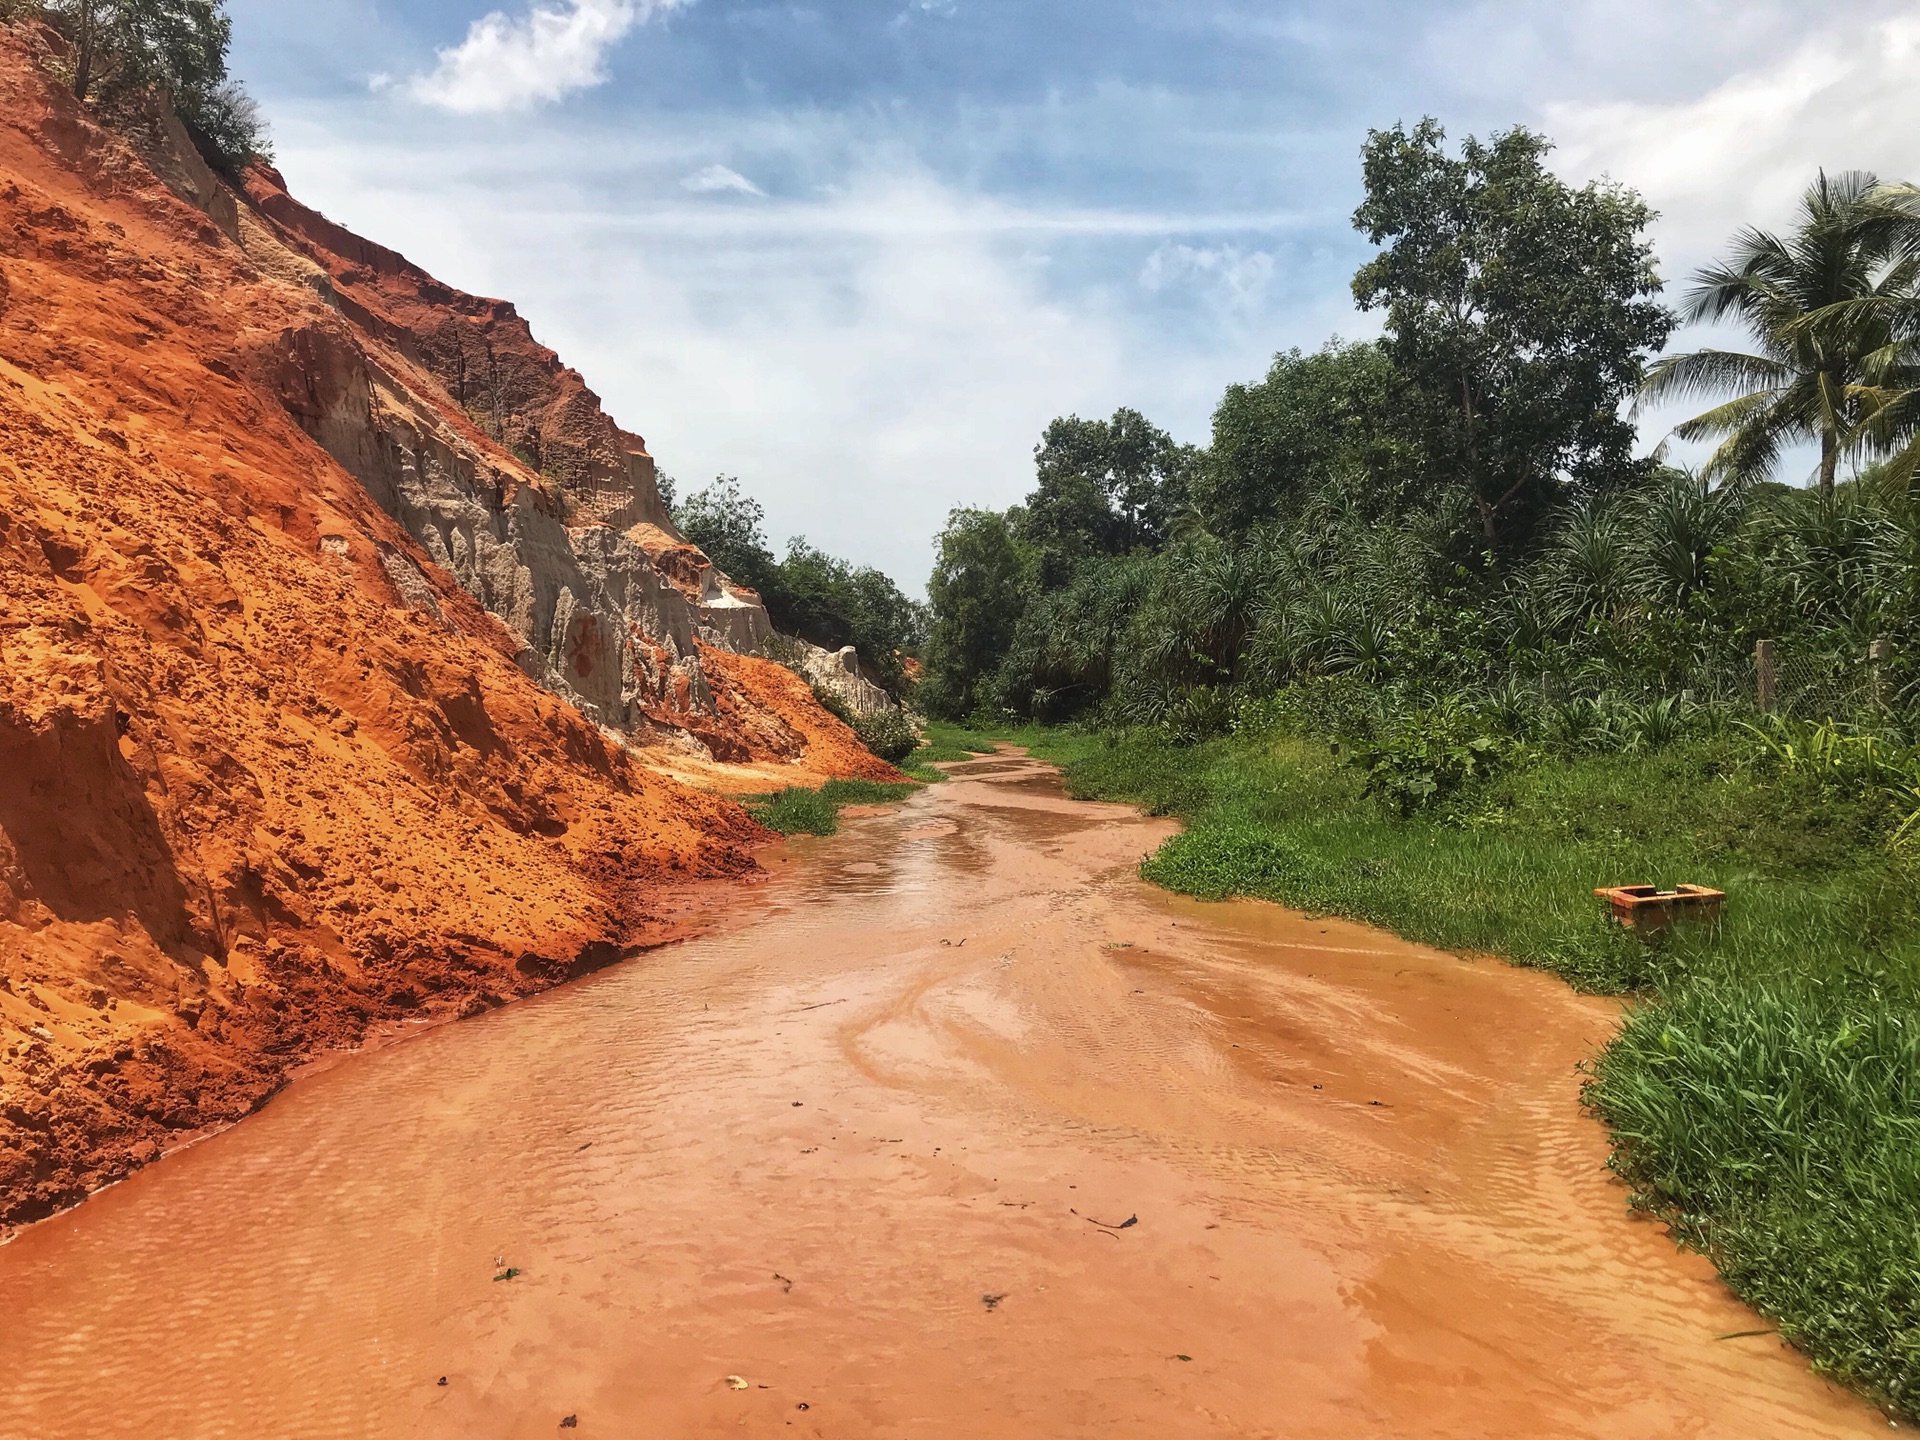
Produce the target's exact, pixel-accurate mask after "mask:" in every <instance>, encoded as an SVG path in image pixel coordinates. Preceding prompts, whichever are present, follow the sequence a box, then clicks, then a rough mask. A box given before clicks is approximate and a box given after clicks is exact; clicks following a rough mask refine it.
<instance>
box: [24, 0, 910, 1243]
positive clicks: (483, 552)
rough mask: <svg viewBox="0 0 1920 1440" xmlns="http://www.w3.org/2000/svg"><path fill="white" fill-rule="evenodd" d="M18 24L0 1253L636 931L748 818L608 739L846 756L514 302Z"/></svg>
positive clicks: (744, 853)
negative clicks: (87, 88) (56, 52)
mask: <svg viewBox="0 0 1920 1440" xmlns="http://www.w3.org/2000/svg"><path fill="white" fill-rule="evenodd" d="M55 43H57V42H56V40H55V37H52V36H51V35H50V33H49V32H46V31H44V30H42V29H40V28H38V27H34V26H31V25H29V24H26V23H20V24H17V25H16V26H14V27H13V28H11V29H9V28H7V27H6V26H4V25H0V1231H3V1230H4V1227H5V1226H6V1225H7V1224H9V1223H18V1222H20V1221H24V1220H29V1219H33V1218H35V1217H38V1216H41V1215H45V1214H47V1213H49V1212H50V1211H52V1210H54V1209H56V1208H58V1207H60V1206H62V1205H65V1204H68V1203H71V1202H73V1201H74V1200H77V1199H78V1198H80V1197H81V1196H82V1195H84V1194H85V1193H86V1192H87V1191H88V1190H89V1189H91V1188H93V1187H95V1186H98V1185H99V1184H102V1183H104V1182H106V1181H109V1180H111V1179H113V1178H115V1177H117V1176H119V1175H122V1174H125V1173H126V1172H127V1171H128V1170H129V1169H130V1168H132V1167H133V1166H135V1165H138V1164H141V1163H144V1162H145V1161H146V1160H149V1159H151V1158H153V1157H154V1156H155V1155H157V1154H159V1153H161V1152H162V1151H163V1150H164V1149H166V1148H169V1147H170V1146H173V1145H175V1144H177V1143H180V1142H181V1141H182V1140H183V1139H184V1138H186V1137H190V1136H191V1135H193V1134H195V1133H197V1132H199V1131H201V1130H203V1129H205V1128H206V1127H208V1126H212V1125H217V1124H220V1123H223V1122H225V1121H228V1120H231V1119H233V1118H236V1117H237V1116H239V1115H242V1114H244V1113H246V1112H247V1111H248V1110H249V1109H250V1108H252V1107H254V1106H256V1105H258V1104H259V1103H260V1102H261V1101H262V1100H263V1099H264V1098H265V1097H266V1096H268V1095H269V1094H271V1093H272V1091H273V1090H274V1089H275V1087H277V1086H278V1085H279V1084H281V1083H282V1082H283V1080H284V1079H285V1077H286V1076H287V1075H288V1073H289V1072H290V1071H291V1070H292V1069H293V1068H294V1067H295V1066H297V1065H298V1064H299V1063H301V1062H302V1061H303V1060H305V1059H307V1058H308V1057H311V1056H313V1055H315V1054H317V1053H320V1052H322V1051H325V1050H327V1049H330V1048H335V1047H339V1046H343V1045H352V1044H356V1043H359V1042H360V1041H361V1040H362V1039H363V1038H365V1037H366V1036H367V1035H368V1034H369V1033H371V1032H374V1031H378V1030H381V1029H385V1028H391V1027H392V1026H394V1025H396V1024H398V1023H401V1022H406V1021H414V1020H426V1019H434V1018H441V1017H449V1016H453V1015H457V1014H461V1013H469V1012H474V1011H477V1010H480V1009H484V1008H485V1007H487V1006H490V1005H494V1004H497V1003H500V1002H501V1001H503V1000H505V999H508V998H510V997H512V996H513V995H515V994H519V993H523V992H526V991H529V990H533V989H537V988H539V987H541V986H543V985H548V984H552V983H554V982H555V981H557V980H560V979H564V978H566V977H567V976H569V975H572V974H577V973H579V972H580V971H582V970H584V969H589V968H592V967H594V966H597V965H600V964H604V963H606V962H608V961H610V960H613V959H616V958H619V957H620V956H622V955H626V954H631V953H633V952H634V951H635V950H636V949H637V948H639V947H643V946H645V945H646V944H649V943H651V942H653V941H655V940H658V939H659V938H661V937H662V936H665V935H667V934H670V933H673V931H674V928H675V926H676V925H677V924H678V923H679V921H678V920H677V919H676V915H677V913H678V912H677V911H676V908H675V896H676V895H677V894H679V893H681V889H682V888H683V887H684V886H685V885H686V884H687V883H688V882H692V881H698V880H725V879H737V878H739V877H744V876H747V875H749V874H750V873H751V872H752V871H753V870H754V869H755V861H754V859H753V855H752V849H751V847H753V846H754V845H755V844H757V843H759V842H761V841H762V840H764V839H765V838H766V837H765V835H764V832H762V831H760V830H759V828H758V827H757V826H755V825H754V824H753V823H752V822H751V821H750V820H749V819H748V818H747V817H746V815H745V814H744V813H743V812H742V811H741V810H740V809H739V808H738V807H737V806H736V805H734V804H733V803H731V802H729V801H727V800H725V799H722V798H720V797H718V796H715V795H712V794H708V793H704V792H703V791H698V790H694V789H689V788H687V787H686V786H684V785H682V784H679V783H676V782H674V781H673V780H670V779H667V778H664V777H663V776H662V774H660V773H658V772H657V771H656V769H654V768H651V767H650V766H649V764H648V763H647V761H646V756H647V754H649V753H652V752H649V751H646V750H645V749H644V748H642V747H644V745H646V744H648V743H651V744H653V745H655V746H657V747H662V749H663V751H664V752H666V753H671V754H673V755H675V756H682V757H684V756H689V755H693V756H700V757H705V756H715V757H718V758H719V759H721V760H730V761H745V762H753V763H756V764H759V765H761V766H762V767H768V766H774V765H778V764H782V763H789V762H796V779H801V780H804V779H805V778H807V777H810V776H820V775H825V774H833V773H843V774H844V773H886V767H884V766H880V765H879V762H877V761H874V760H873V758H872V757H871V756H870V755H867V754H866V753H865V752H864V751H863V750H862V749H861V748H860V747H859V746H858V744H857V742H856V741H855V740H854V739H853V737H852V735H851V733H850V732H849V731H847V729H846V728H845V727H844V726H841V725H840V724H839V723H838V722H837V721H835V720H833V719H832V717H830V716H828V715H826V714H825V713H824V712H823V711H821V710H820V709H819V708H818V706H816V705H814V704H813V702H812V699H811V696H810V695H809V694H808V692H807V690H806V687H805V685H804V684H802V683H801V682H800V681H798V680H797V679H795V678H794V677H793V676H791V675H790V674H788V673H787V672H785V671H784V670H780V669H779V668H778V667H776V666H773V665H771V663H770V662H767V661H765V660H761V659H758V658H755V657H754V656H751V655H745V654H739V653H735V652H736V651H737V650H738V649H742V648H746V647H750V646H751V645H753V644H754V643H755V642H756V641H757V640H758V639H760V638H762V637H763V636H764V634H765V616H764V612H762V611H761V609H760V607H759V606H758V603H757V601H756V600H754V598H753V597H751V595H750V594H745V593H741V592H738V591H736V590H734V589H733V587H731V586H730V585H729V584H728V582H727V581H726V579H725V577H723V576H720V575H719V574H717V573H716V572H715V571H714V570H713V567H712V566H711V565H709V564H708V563H707V561H706V558H705V557H704V556H702V555H701V554H700V553H699V552H698V551H697V550H695V549H693V547H691V546H688V545H687V544H686V543H685V542H684V540H682V539H681V537H679V536H678V535H676V534H674V533H673V531H672V530H671V527H670V526H669V525H668V524H667V523H666V517H665V516H664V514H662V513H661V512H660V507H659V502H658V498H657V496H656V495H655V493H654V490H653V485H652V468H651V461H650V460H649V459H648V458H647V456H646V451H645V447H644V446H643V445H642V444H641V443H640V441H639V439H638V437H635V436H632V435H630V434H627V433H626V432H624V431H622V430H620V429H619V428H618V427H617V426H615V425H614V424H613V422H612V421H611V420H609V419H608V418H607V417H606V416H605V415H604V414H603V413H602V412H601V410H600V407H599V405H598V402H597V401H596V400H595V399H594V397H593V396H592V394H591V392H589V391H588V390H587V389H586V387H585V385H584V384H583V383H582V382H581V380H580V378H579V377H578V376H577V375H574V374H573V373H572V372H571V371H568V370H566V369H565V368H564V367H563V366H561V365H560V363H559V361H558V360H557V359H556V358H555V357H553V356H552V354H551V352H548V351H545V350H543V349H541V348H540V347H539V346H537V345H536V344H535V343H534V342H533V340H532V338H531V336H530V335H529V334H528V333H527V329H526V326H525V324H524V322H522V321H521V320H520V319H519V318H518V317H517V316H516V315H515V314H514V313H513V311H512V310H511V308H510V307H508V306H505V305H503V304H500V303H499V302H495V301H486V300H477V299H474V298H473V297H470V296H464V295H461V294H459V293H458V292H456V291H453V290H451V289H449V288H447V287H444V286H440V285H438V284H437V283H436V282H434V281H432V280H431V279H430V277H427V276H425V275H423V274H421V273H420V272H419V271H418V270H415V269H413V268H412V267H410V266H408V265H407V264H406V263H405V262H404V261H402V260H401V259H400V258H399V257H398V256H396V255H393V254H392V252H389V251H384V250H381V249H379V247H376V246H372V245H370V244H367V243H366V242H361V241H357V240H355V239H354V238H353V237H351V236H348V235H346V234H345V232H343V231H339V230H337V229H335V228H332V227H329V226H328V225H327V224H326V222H324V221H323V220H321V219H320V218H319V217H317V216H315V215H313V214H312V213H311V212H309V211H305V210H303V209H301V208H300V207H299V206H298V205H297V204H296V203H295V202H294V201H292V200H291V198H290V197H288V196H287V195H286V192H285V188H284V186H282V185H281V184H280V182H279V180H278V177H276V176H273V175H271V174H270V173H269V172H265V171H261V172H257V173H256V174H255V175H254V176H252V177H251V178H250V180H249V183H248V193H247V194H245V195H237V194H236V193H235V192H234V191H233V190H231V189H230V188H228V187H226V186H225V185H223V184H222V183H221V182H220V181H219V180H218V178H217V177H215V176H213V174H212V172H210V171H208V170H206V168H205V166H204V165H201V164H199V161H198V157H196V156H193V155H192V154H191V152H190V151H187V150H183V149H182V148H181V139H182V137H181V136H180V135H179V134H178V126H177V125H174V126H171V127H169V125H168V124H167V123H165V122H166V120H167V117H165V116H164V114H159V113H156V117H155V123H154V124H153V125H152V126H146V127H139V129H138V133H137V135H136V137H135V138H136V139H137V142H138V144H137V146H136V144H135V143H134V142H133V141H130V140H129V139H127V138H125V137H123V136H122V135H120V134H117V133H114V132H110V131H107V130H104V129H102V128H101V127H100V126H98V125H96V124H95V123H93V121H92V120H91V119H90V118H89V116H88V115H87V114H86V113H85V112H84V111H83V110H82V109H81V108H80V107H79V106H78V105H77V104H76V103H75V102H74V101H73V100H72V98H71V96H70V95H68V94H67V93H66V92H65V91H64V90H62V89H61V88H60V87H59V86H57V85H55V84H53V83H52V82H51V80H50V79H49V78H48V76H47V75H46V73H45V72H44V69H43V68H42V66H41V63H40V62H41V61H42V60H43V59H44V56H45V51H46V47H48V46H50V45H53V44H55ZM143 151H144V152H145V153H144V155H143V153H142V152H143ZM196 167H197V168H196ZM516 447H517V448H518V449H519V450H520V451H521V453H520V454H516V453H515V449H516ZM727 647H734V648H733V649H729V648H727Z"/></svg>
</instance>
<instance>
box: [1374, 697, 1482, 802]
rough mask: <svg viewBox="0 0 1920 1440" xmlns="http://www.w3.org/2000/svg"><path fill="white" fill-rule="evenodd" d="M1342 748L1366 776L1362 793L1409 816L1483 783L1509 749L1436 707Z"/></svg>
mask: <svg viewBox="0 0 1920 1440" xmlns="http://www.w3.org/2000/svg"><path fill="white" fill-rule="evenodd" d="M1345 748H1346V753H1347V760H1348V763H1349V764H1351V765H1354V766H1357V767H1358V768H1359V769H1361V770H1364V771H1365V772H1366V774H1367V785H1366V793H1367V794H1368V795H1372V796H1377V797H1378V798H1380V799H1382V800H1384V801H1386V802H1387V803H1388V804H1389V805H1391V806H1393V808H1394V809H1395V810H1397V811H1399V813H1400V814H1402V815H1411V814H1412V813H1413V812H1414V811H1416V810H1425V809H1429V808H1431V807H1434V806H1438V805H1442V804H1444V803H1446V802H1447V801H1449V800H1451V799H1453V798H1454V797H1455V796H1456V795H1458V794H1459V793H1460V792H1461V791H1462V790H1463V789H1465V788H1466V787H1467V786H1468V785H1469V784H1471V783H1472V782H1473V781H1476V780H1484V779H1486V778H1487V777H1488V776H1489V775H1491V774H1493V772H1494V771H1495V770H1496V769H1498V768H1499V766H1500V764H1501V762H1502V760H1504V759H1505V757H1506V755H1507V753H1508V752H1509V751H1510V750H1511V748H1512V747H1511V745H1510V744H1509V743H1508V742H1507V741H1505V740H1503V739H1502V738H1500V737H1498V736H1495V735H1490V734H1487V733H1486V732H1485V730H1484V729H1483V728H1482V727H1481V725H1480V722H1479V719H1478V717H1477V716H1475V715H1473V714H1472V713H1471V712H1469V711H1466V710H1465V709H1464V708H1462V707H1459V706H1454V705H1442V706H1438V707H1436V708H1435V709H1433V710H1431V711H1428V712H1425V713H1424V714H1411V715H1405V716H1395V717H1393V718H1392V719H1390V720H1389V721H1388V723H1387V724H1386V725H1385V726H1383V727H1382V729H1381V730H1380V732H1379V733H1378V734H1377V735H1375V736H1374V737H1372V738H1369V739H1363V740H1357V741H1349V742H1348V743H1347V745H1346V747H1345Z"/></svg>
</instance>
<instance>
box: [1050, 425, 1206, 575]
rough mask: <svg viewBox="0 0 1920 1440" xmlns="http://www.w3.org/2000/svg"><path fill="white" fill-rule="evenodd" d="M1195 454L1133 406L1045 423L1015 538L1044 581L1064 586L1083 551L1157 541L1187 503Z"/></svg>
mask: <svg viewBox="0 0 1920 1440" xmlns="http://www.w3.org/2000/svg"><path fill="white" fill-rule="evenodd" d="M1193 454H1194V452H1193V449H1192V447H1191V446H1185V445H1176V444H1175V443H1174V442H1173V437H1172V436H1170V435H1168V434H1167V432H1166V431H1164V430H1162V429H1160V428H1158V427H1157V426H1155V425H1153V424H1152V423H1151V422H1150V421H1148V419H1147V417H1146V416H1144V415H1142V414H1141V413H1140V412H1139V411H1138V410H1128V409H1125V408H1122V409H1119V410H1116V411H1114V412H1113V418H1112V419H1111V420H1082V419H1081V418H1080V417H1079V416H1077V415H1070V416H1066V417H1064V418H1062V419H1058V420H1055V421H1053V423H1052V424H1050V425H1048V426H1047V429H1046V433H1045V434H1044V435H1043V436H1042V437H1041V440H1040V443H1039V444H1038V445H1037V446H1035V447H1034V452H1033V457H1034V468H1035V470H1036V471H1037V472H1038V479H1039V484H1038V485H1037V486H1035V488H1034V490H1033V492H1032V493H1031V494H1030V495H1028V496H1027V503H1026V507H1025V510H1024V515H1023V519H1022V521H1021V538H1022V539H1023V540H1024V541H1026V543H1028V544H1029V545H1032V546H1033V547H1034V548H1035V549H1036V550H1037V551H1039V553H1040V556H1041V579H1042V583H1043V584H1044V585H1046V586H1047V587H1048V588H1054V587H1057V586H1059V585H1063V584H1065V583H1066V581H1067V578H1068V576H1069V575H1070V574H1071V573H1072V570H1073V566H1074V565H1075V564H1077V563H1078V562H1079V561H1081V560H1083V559H1086V558H1087V557H1088V556H1092V555H1125V554H1128V553H1130V552H1131V551H1133V550H1134V549H1136V548H1139V547H1141V546H1145V547H1148V548H1152V547H1155V546H1158V545H1160V544H1161V543H1163V542H1164V541H1165V539H1166V534H1167V527H1168V525H1169V524H1170V523H1171V521H1172V519H1173V517H1174V515H1175V514H1176V513H1178V511H1179V510H1180V509H1181V507H1182V506H1184V505H1185V503H1186V499H1187V484H1188V473H1189V471H1190V470H1191V469H1192V466H1193Z"/></svg>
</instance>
